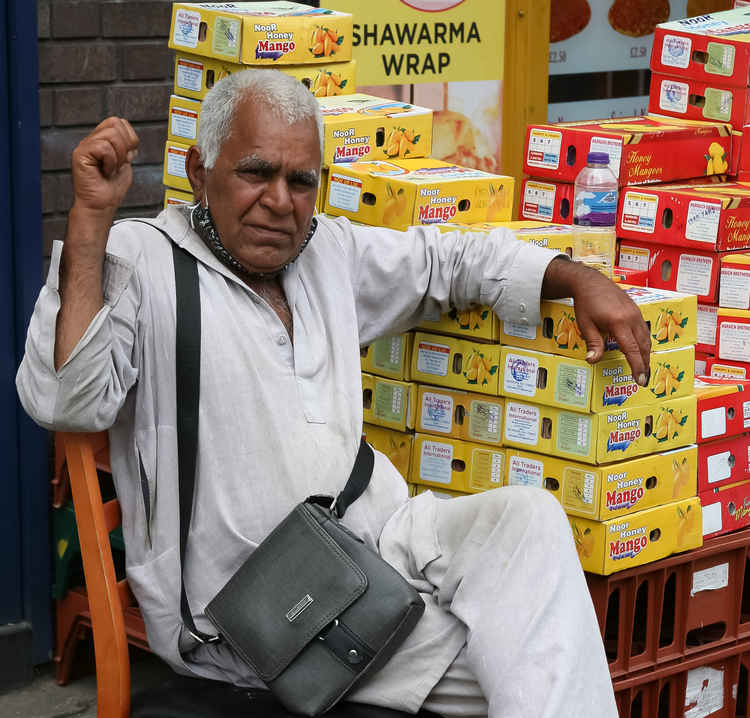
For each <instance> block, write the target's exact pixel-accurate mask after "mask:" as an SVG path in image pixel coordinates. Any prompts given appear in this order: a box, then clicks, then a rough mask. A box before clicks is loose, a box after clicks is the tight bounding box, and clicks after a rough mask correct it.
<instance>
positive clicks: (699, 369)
mask: <svg viewBox="0 0 750 718" xmlns="http://www.w3.org/2000/svg"><path fill="white" fill-rule="evenodd" d="M705 373H706V360H705V359H696V360H695V375H696V376H703V375H704V374H705Z"/></svg>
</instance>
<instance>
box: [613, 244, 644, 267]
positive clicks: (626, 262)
mask: <svg viewBox="0 0 750 718" xmlns="http://www.w3.org/2000/svg"><path fill="white" fill-rule="evenodd" d="M650 255H651V253H650V252H649V251H648V250H647V249H643V248H641V247H629V246H627V245H625V244H621V245H620V258H619V259H618V261H617V264H618V265H619V266H620V267H622V268H623V269H636V270H638V271H639V272H647V271H648V258H649V256H650Z"/></svg>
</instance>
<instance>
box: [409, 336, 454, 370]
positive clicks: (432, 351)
mask: <svg viewBox="0 0 750 718" xmlns="http://www.w3.org/2000/svg"><path fill="white" fill-rule="evenodd" d="M450 356H451V350H450V347H447V346H445V344H434V343H433V342H419V346H418V347H417V371H419V372H422V374H435V375H436V376H448V363H449V361H450Z"/></svg>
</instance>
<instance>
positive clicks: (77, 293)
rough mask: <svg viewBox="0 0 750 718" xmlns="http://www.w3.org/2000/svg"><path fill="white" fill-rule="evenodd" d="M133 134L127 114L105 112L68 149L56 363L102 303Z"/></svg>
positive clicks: (128, 175)
mask: <svg viewBox="0 0 750 718" xmlns="http://www.w3.org/2000/svg"><path fill="white" fill-rule="evenodd" d="M137 148H138V137H137V135H136V134H135V132H134V130H133V128H132V127H131V126H130V123H129V122H128V121H127V120H123V119H120V118H118V117H109V118H107V119H106V120H104V122H102V123H101V124H100V125H98V126H97V128H96V129H95V130H94V131H93V132H92V133H91V134H90V135H89V136H88V137H86V138H85V139H84V140H83V141H82V142H81V143H80V144H79V145H78V147H76V149H75V150H74V151H73V186H74V201H73V207H72V209H71V210H70V214H69V215H68V229H67V232H66V234H65V244H64V246H63V251H62V259H61V265H60V284H59V293H60V310H59V312H58V315H57V328H56V332H55V369H59V368H60V367H61V366H62V365H63V364H64V362H65V361H66V360H67V358H68V357H69V356H70V354H71V352H72V351H73V349H74V348H75V346H76V344H77V343H78V341H79V340H80V339H81V337H82V336H83V334H84V332H85V331H86V329H87V327H88V326H89V324H91V320H92V319H93V318H94V317H95V316H96V314H97V313H98V312H99V310H100V309H101V308H102V307H103V306H104V298H103V294H102V272H103V269H104V255H105V247H106V245H107V238H108V236H109V230H110V228H111V227H112V221H113V220H114V216H115V212H117V209H118V207H119V206H120V204H121V203H122V200H123V198H124V197H125V193H126V192H127V191H128V188H129V187H130V184H131V182H132V179H133V171H132V168H131V166H130V162H131V160H132V159H133V157H134V155H135V153H136V151H137Z"/></svg>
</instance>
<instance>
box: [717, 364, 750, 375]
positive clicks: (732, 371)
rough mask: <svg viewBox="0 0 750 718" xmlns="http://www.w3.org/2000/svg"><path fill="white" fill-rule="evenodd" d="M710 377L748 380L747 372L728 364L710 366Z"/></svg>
mask: <svg viewBox="0 0 750 718" xmlns="http://www.w3.org/2000/svg"><path fill="white" fill-rule="evenodd" d="M711 376H712V377H714V379H748V378H750V377H748V376H747V372H746V371H745V370H744V369H742V368H741V367H738V366H730V365H729V364H718V363H714V364H711Z"/></svg>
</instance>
